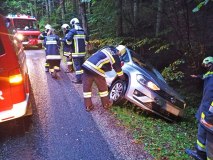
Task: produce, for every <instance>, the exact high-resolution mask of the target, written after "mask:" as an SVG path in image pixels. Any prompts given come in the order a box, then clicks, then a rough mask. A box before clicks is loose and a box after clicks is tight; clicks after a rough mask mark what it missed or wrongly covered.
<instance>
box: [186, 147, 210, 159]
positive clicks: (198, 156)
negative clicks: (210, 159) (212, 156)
mask: <svg viewBox="0 0 213 160" xmlns="http://www.w3.org/2000/svg"><path fill="white" fill-rule="evenodd" d="M186 154H188V155H189V156H190V157H192V158H194V159H195V160H206V159H207V156H206V152H202V151H199V150H191V149H186Z"/></svg>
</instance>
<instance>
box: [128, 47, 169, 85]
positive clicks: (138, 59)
mask: <svg viewBox="0 0 213 160" xmlns="http://www.w3.org/2000/svg"><path fill="white" fill-rule="evenodd" d="M129 52H130V55H131V57H132V61H133V62H134V63H135V64H136V65H138V66H139V67H143V68H145V69H146V70H147V71H149V72H150V73H152V74H154V75H155V76H156V77H157V78H158V79H160V80H161V81H164V82H165V80H164V78H163V77H162V75H161V74H160V73H159V72H158V71H157V70H156V69H155V68H154V67H153V66H152V65H151V64H150V63H149V62H148V61H146V60H145V59H144V58H143V57H142V56H140V55H139V54H137V53H135V52H134V51H132V50H129ZM124 56H127V54H125V55H124ZM124 58H125V59H127V58H126V57H124Z"/></svg>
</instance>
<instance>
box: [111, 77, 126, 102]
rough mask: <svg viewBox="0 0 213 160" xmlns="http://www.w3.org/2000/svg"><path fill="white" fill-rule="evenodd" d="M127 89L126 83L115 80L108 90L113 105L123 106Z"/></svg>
mask: <svg viewBox="0 0 213 160" xmlns="http://www.w3.org/2000/svg"><path fill="white" fill-rule="evenodd" d="M126 89H127V82H126V81H122V80H120V79H119V80H116V81H115V82H114V83H113V84H112V85H111V87H110V89H109V96H110V99H111V100H113V102H114V104H125V103H126V102H127V100H126V99H125V92H126Z"/></svg>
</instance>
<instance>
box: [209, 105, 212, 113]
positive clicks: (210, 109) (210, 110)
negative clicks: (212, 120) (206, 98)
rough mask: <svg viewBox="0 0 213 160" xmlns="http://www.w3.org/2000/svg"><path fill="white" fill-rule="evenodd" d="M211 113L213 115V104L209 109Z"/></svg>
mask: <svg viewBox="0 0 213 160" xmlns="http://www.w3.org/2000/svg"><path fill="white" fill-rule="evenodd" d="M209 112H211V113H213V106H212V104H211V106H210V107H209Z"/></svg>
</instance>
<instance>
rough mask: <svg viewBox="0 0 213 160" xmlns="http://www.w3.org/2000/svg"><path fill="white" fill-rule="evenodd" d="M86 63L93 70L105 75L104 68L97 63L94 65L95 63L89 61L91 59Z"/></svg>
mask: <svg viewBox="0 0 213 160" xmlns="http://www.w3.org/2000/svg"><path fill="white" fill-rule="evenodd" d="M84 64H85V65H86V66H87V67H88V68H90V69H91V70H93V71H94V72H96V73H97V74H99V75H101V76H103V77H105V74H104V73H105V72H104V71H103V70H102V69H100V68H98V67H97V66H96V65H94V64H93V63H91V62H89V61H85V62H84Z"/></svg>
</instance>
